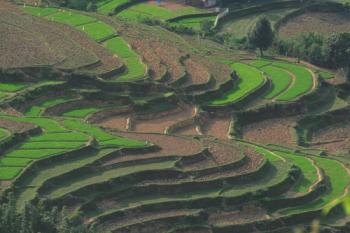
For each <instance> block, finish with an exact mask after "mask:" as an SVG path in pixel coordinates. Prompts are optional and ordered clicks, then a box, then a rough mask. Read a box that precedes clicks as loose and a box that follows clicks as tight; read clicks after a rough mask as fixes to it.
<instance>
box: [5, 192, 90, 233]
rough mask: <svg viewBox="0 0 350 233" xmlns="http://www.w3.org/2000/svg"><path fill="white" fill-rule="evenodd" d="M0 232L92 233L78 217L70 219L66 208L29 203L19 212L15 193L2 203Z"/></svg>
mask: <svg viewBox="0 0 350 233" xmlns="http://www.w3.org/2000/svg"><path fill="white" fill-rule="evenodd" d="M0 216H1V218H0V232H6V233H19V232H21V233H37V232H41V233H92V232H94V231H93V230H92V229H88V228H87V227H86V226H84V225H83V224H82V221H81V220H80V219H79V218H77V219H74V220H69V219H68V217H67V216H68V215H67V214H66V211H65V209H64V208H63V210H61V211H59V210H58V209H57V208H52V209H47V208H45V205H44V203H43V202H42V203H39V204H38V205H33V204H27V205H26V206H25V208H24V209H23V210H22V211H21V212H18V210H17V209H16V204H15V201H14V198H13V195H11V194H10V195H9V196H8V197H6V198H4V200H3V203H2V204H1V205H0Z"/></svg>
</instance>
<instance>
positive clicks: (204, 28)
mask: <svg viewBox="0 0 350 233" xmlns="http://www.w3.org/2000/svg"><path fill="white" fill-rule="evenodd" d="M213 26H214V23H213V22H212V21H210V20H203V21H202V22H201V25H200V28H201V32H202V36H203V37H204V36H206V35H208V34H210V33H211V32H212V28H213Z"/></svg>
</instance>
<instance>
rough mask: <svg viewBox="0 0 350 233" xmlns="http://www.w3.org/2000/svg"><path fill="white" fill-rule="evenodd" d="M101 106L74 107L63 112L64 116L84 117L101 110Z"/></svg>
mask: <svg viewBox="0 0 350 233" xmlns="http://www.w3.org/2000/svg"><path fill="white" fill-rule="evenodd" d="M100 110H101V109H100V108H82V109H74V110H70V111H68V112H65V113H63V116H65V117H78V118H83V117H86V116H87V115H89V114H91V113H94V112H98V111H100Z"/></svg>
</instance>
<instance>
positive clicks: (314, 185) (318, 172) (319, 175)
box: [307, 158, 322, 192]
mask: <svg viewBox="0 0 350 233" xmlns="http://www.w3.org/2000/svg"><path fill="white" fill-rule="evenodd" d="M307 159H308V160H309V161H311V163H312V165H313V166H314V167H315V168H316V171H317V181H316V182H315V183H314V184H312V185H311V186H310V187H309V190H308V192H311V191H312V190H313V189H314V187H316V186H317V185H318V183H320V182H321V180H322V171H321V168H319V166H317V164H316V162H315V160H313V159H311V158H307Z"/></svg>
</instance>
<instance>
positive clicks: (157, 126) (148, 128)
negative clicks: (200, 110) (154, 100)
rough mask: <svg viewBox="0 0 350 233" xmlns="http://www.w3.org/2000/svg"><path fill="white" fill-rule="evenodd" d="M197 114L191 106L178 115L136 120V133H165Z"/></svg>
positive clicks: (179, 111) (181, 110)
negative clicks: (171, 127)
mask: <svg viewBox="0 0 350 233" xmlns="http://www.w3.org/2000/svg"><path fill="white" fill-rule="evenodd" d="M194 113H195V109H194V108H193V107H190V106H186V107H184V108H182V109H179V110H178V111H177V113H174V114H168V115H166V116H164V117H161V118H157V119H150V120H136V123H135V125H134V131H136V132H150V133H151V132H152V133H164V131H165V129H166V128H167V127H169V126H171V125H173V124H175V123H177V122H180V121H183V120H185V119H188V118H190V117H191V116H193V115H194Z"/></svg>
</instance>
